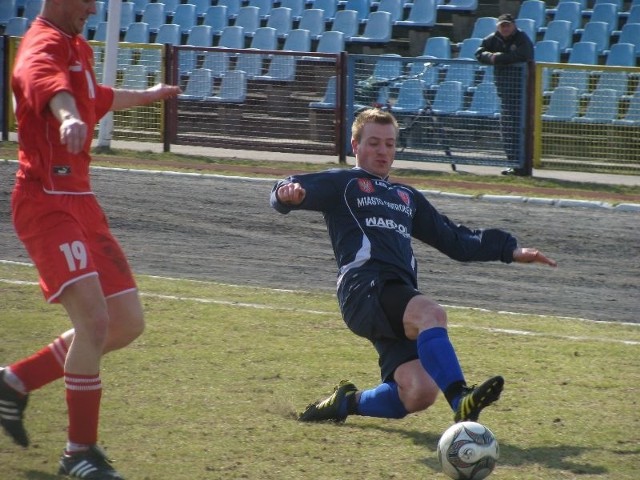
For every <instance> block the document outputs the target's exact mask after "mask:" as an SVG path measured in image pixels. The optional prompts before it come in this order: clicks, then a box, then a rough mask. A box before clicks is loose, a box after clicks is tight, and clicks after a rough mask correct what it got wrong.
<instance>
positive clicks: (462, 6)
mask: <svg viewBox="0 0 640 480" xmlns="http://www.w3.org/2000/svg"><path fill="white" fill-rule="evenodd" d="M477 9H478V0H449V1H448V2H447V3H443V4H441V5H438V10H442V11H447V12H451V13H472V12H475V11H476V10H477Z"/></svg>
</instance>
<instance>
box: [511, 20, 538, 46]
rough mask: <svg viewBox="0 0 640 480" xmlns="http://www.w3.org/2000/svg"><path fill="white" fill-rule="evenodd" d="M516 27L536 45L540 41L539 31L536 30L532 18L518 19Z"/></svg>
mask: <svg viewBox="0 0 640 480" xmlns="http://www.w3.org/2000/svg"><path fill="white" fill-rule="evenodd" d="M516 27H518V30H522V31H523V32H524V33H526V34H527V37H529V39H530V40H531V41H532V42H534V43H535V41H536V40H537V39H538V30H537V29H536V22H535V20H533V19H531V18H516Z"/></svg>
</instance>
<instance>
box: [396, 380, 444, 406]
mask: <svg viewBox="0 0 640 480" xmlns="http://www.w3.org/2000/svg"><path fill="white" fill-rule="evenodd" d="M437 397H438V391H437V390H435V391H434V390H433V389H431V388H429V387H428V386H426V385H417V386H413V387H411V388H409V389H408V390H407V391H406V392H405V395H404V396H403V399H402V400H403V403H404V406H405V408H406V409H407V411H408V412H409V413H415V412H420V411H422V410H426V409H427V408H429V407H430V406H431V405H433V404H434V403H435V401H436V398H437Z"/></svg>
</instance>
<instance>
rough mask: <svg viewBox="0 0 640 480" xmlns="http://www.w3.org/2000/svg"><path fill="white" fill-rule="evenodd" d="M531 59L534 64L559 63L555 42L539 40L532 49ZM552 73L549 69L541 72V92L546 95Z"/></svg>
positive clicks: (558, 51)
mask: <svg viewBox="0 0 640 480" xmlns="http://www.w3.org/2000/svg"><path fill="white" fill-rule="evenodd" d="M533 58H534V60H535V61H536V62H548V63H559V62H560V50H559V48H558V42H556V41H555V40H540V41H539V42H537V43H536V44H535V45H534V47H533ZM551 75H552V71H551V69H550V68H549V67H545V68H544V69H543V70H542V92H543V93H544V94H545V95H547V94H549V93H550V92H549V90H550V87H551Z"/></svg>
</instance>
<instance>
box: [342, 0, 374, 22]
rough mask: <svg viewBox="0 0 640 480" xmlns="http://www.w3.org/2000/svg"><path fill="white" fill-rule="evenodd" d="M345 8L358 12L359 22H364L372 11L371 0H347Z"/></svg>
mask: <svg viewBox="0 0 640 480" xmlns="http://www.w3.org/2000/svg"><path fill="white" fill-rule="evenodd" d="M344 9H345V10H355V11H356V12H358V15H357V17H358V22H359V23H364V22H366V21H367V18H368V17H369V12H371V0H347V3H345V6H344ZM336 13H337V12H336Z"/></svg>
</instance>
